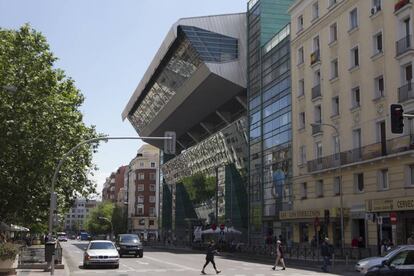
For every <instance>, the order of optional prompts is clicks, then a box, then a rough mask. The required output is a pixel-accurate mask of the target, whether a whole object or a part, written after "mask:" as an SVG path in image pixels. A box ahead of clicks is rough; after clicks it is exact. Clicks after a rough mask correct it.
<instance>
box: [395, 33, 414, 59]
mask: <svg viewBox="0 0 414 276" xmlns="http://www.w3.org/2000/svg"><path fill="white" fill-rule="evenodd" d="M395 44H396V49H397V57H398V56H399V55H402V54H404V53H405V52H407V51H409V50H412V49H413V47H412V41H411V35H407V36H406V37H404V38H401V39H400V40H398V41H397V42H396V43H395Z"/></svg>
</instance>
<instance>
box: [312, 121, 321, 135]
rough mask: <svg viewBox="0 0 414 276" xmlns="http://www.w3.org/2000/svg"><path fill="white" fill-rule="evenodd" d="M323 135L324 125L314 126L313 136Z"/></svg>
mask: <svg viewBox="0 0 414 276" xmlns="http://www.w3.org/2000/svg"><path fill="white" fill-rule="evenodd" d="M315 123H321V122H315ZM317 133H322V125H312V135H314V134H317Z"/></svg>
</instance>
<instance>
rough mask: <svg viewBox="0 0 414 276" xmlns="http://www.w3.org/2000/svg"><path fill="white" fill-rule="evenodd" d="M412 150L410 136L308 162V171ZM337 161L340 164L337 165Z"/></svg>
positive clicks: (413, 142)
mask: <svg viewBox="0 0 414 276" xmlns="http://www.w3.org/2000/svg"><path fill="white" fill-rule="evenodd" d="M412 149H414V141H413V137H412V136H411V135H406V136H401V137H397V138H394V139H391V140H387V142H386V144H382V143H381V142H378V143H375V144H371V145H367V146H363V147H360V148H356V149H352V150H348V151H343V152H341V154H339V153H336V154H333V155H328V156H324V157H322V158H317V159H314V160H311V161H308V171H309V172H316V171H320V170H326V169H332V168H337V167H338V166H339V165H340V164H341V166H344V165H350V164H352V163H356V162H362V161H367V160H371V159H374V158H378V157H381V156H384V157H385V156H387V155H390V154H395V153H400V152H404V151H408V150H412ZM339 161H340V162H341V163H339Z"/></svg>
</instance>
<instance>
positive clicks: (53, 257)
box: [50, 252, 55, 275]
mask: <svg viewBox="0 0 414 276" xmlns="http://www.w3.org/2000/svg"><path fill="white" fill-rule="evenodd" d="M50 275H55V252H53V254H52V265H51V267H50Z"/></svg>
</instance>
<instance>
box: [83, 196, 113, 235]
mask: <svg viewBox="0 0 414 276" xmlns="http://www.w3.org/2000/svg"><path fill="white" fill-rule="evenodd" d="M114 209H115V205H114V204H113V203H111V202H107V201H104V202H102V203H100V204H98V205H97V206H96V207H95V208H93V209H92V210H90V211H89V214H88V216H87V218H86V222H85V228H86V230H87V231H88V232H89V233H91V234H94V235H100V234H109V233H110V232H111V224H110V223H109V222H107V221H105V220H102V219H98V218H99V217H104V218H106V219H107V220H109V221H112V216H113V214H114Z"/></svg>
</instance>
